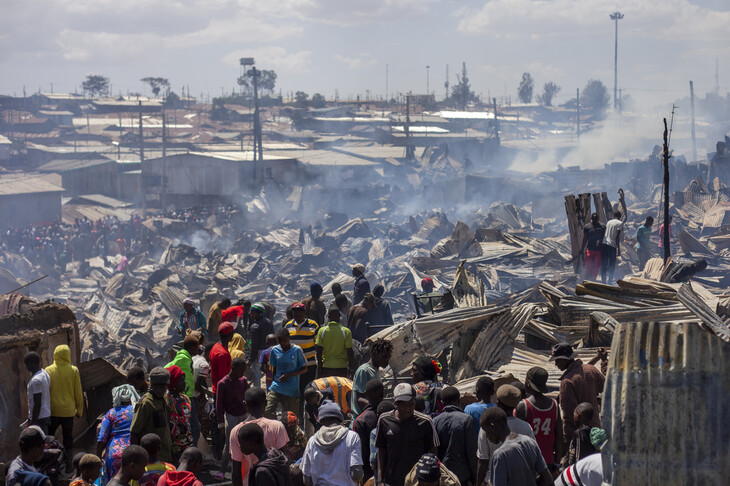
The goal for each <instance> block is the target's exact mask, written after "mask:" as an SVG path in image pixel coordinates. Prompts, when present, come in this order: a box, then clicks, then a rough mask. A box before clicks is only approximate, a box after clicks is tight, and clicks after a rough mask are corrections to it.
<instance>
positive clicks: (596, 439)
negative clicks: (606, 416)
mask: <svg viewBox="0 0 730 486" xmlns="http://www.w3.org/2000/svg"><path fill="white" fill-rule="evenodd" d="M607 440H608V437H607V436H606V431H605V430H603V429H601V428H598V427H593V428H591V444H593V447H595V448H596V449H597V450H601V447H603V444H604V443H605V442H606V441H607Z"/></svg>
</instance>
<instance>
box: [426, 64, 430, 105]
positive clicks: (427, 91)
mask: <svg viewBox="0 0 730 486" xmlns="http://www.w3.org/2000/svg"><path fill="white" fill-rule="evenodd" d="M430 69H431V66H426V99H428V95H429V94H431V86H430V85H429V70H430Z"/></svg>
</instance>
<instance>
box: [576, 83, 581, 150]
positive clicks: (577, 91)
mask: <svg viewBox="0 0 730 486" xmlns="http://www.w3.org/2000/svg"><path fill="white" fill-rule="evenodd" d="M575 123H576V128H575V138H576V139H577V140H580V88H576V90H575Z"/></svg>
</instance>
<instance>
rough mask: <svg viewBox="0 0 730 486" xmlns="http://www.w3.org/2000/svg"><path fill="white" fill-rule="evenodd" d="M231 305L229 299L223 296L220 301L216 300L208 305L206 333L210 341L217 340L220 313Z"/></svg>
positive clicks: (220, 319)
mask: <svg viewBox="0 0 730 486" xmlns="http://www.w3.org/2000/svg"><path fill="white" fill-rule="evenodd" d="M230 306H231V299H229V298H228V297H225V298H224V299H222V300H221V301H220V302H216V303H215V304H213V305H212V306H211V307H210V311H209V312H208V333H209V334H210V339H211V341H217V340H218V326H220V324H221V322H222V313H223V311H224V310H226V309H228V308H229V307H230Z"/></svg>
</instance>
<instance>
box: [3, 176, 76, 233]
mask: <svg viewBox="0 0 730 486" xmlns="http://www.w3.org/2000/svg"><path fill="white" fill-rule="evenodd" d="M62 194H63V188H62V187H59V186H57V185H55V184H51V183H50V182H47V181H45V180H43V179H41V178H40V177H38V176H32V175H27V174H16V175H13V176H6V177H2V178H0V221H2V223H0V228H2V229H5V228H8V227H10V226H15V227H25V226H27V225H29V224H43V223H51V222H54V221H60V220H61V195H62Z"/></svg>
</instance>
